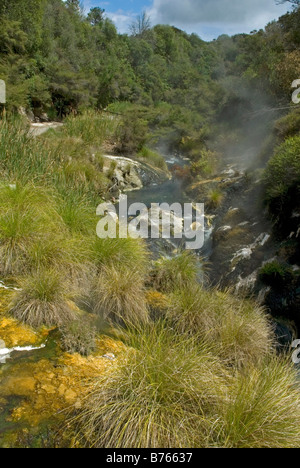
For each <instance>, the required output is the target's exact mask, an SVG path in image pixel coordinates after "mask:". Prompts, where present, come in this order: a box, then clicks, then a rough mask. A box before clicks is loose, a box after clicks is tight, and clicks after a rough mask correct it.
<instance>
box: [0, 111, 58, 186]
mask: <svg viewBox="0 0 300 468" xmlns="http://www.w3.org/2000/svg"><path fill="white" fill-rule="evenodd" d="M59 158H60V153H59V151H58V150H57V149H55V150H54V149H53V148H51V147H49V146H47V144H46V143H45V142H41V141H39V140H37V139H34V137H33V136H32V135H30V134H29V133H28V129H27V128H26V126H24V123H22V122H21V121H14V122H8V121H7V120H1V121H0V174H1V175H2V177H4V178H5V179H6V180H8V181H9V182H10V183H14V182H16V181H21V182H22V183H26V182H33V181H41V180H43V181H49V179H50V178H51V174H52V173H53V167H54V165H55V162H56V161H58V160H59Z"/></svg>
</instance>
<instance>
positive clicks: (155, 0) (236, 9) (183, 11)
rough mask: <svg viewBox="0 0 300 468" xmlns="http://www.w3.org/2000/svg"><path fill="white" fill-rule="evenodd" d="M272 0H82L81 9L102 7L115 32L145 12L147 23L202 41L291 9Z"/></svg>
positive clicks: (245, 28) (252, 27)
mask: <svg viewBox="0 0 300 468" xmlns="http://www.w3.org/2000/svg"><path fill="white" fill-rule="evenodd" d="M277 3H278V2H276V0H127V1H124V0H123V1H121V0H107V1H100V0H83V4H84V7H85V10H87V11H88V10H89V9H90V8H92V7H95V6H99V7H101V8H104V9H105V11H106V14H107V16H108V17H109V18H111V19H112V20H113V22H114V23H115V25H116V26H117V28H118V30H119V32H121V33H126V32H128V28H129V26H130V24H131V23H132V22H133V21H134V20H135V19H136V17H137V16H138V15H139V14H140V13H141V12H142V11H146V12H147V13H148V15H149V16H150V18H151V24H152V25H155V24H158V23H160V24H169V25H172V26H176V27H178V28H180V29H183V30H184V31H186V32H188V33H192V32H195V33H197V34H198V35H199V36H200V37H201V38H202V39H204V40H207V41H209V40H212V39H216V38H217V37H218V36H220V35H221V34H229V35H233V34H238V33H249V32H251V31H253V30H255V29H260V28H263V27H264V26H266V24H267V23H269V22H270V21H272V20H274V19H277V18H279V16H281V15H283V14H284V13H286V12H287V11H288V10H289V9H291V5H290V4H289V3H285V4H277Z"/></svg>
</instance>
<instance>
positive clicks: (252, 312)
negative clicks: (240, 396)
mask: <svg viewBox="0 0 300 468" xmlns="http://www.w3.org/2000/svg"><path fill="white" fill-rule="evenodd" d="M169 302H170V304H171V305H170V306H169V310H168V312H167V317H168V319H169V320H170V322H171V323H172V325H173V326H175V328H176V330H177V331H178V333H179V334H188V335H191V336H195V337H198V339H201V340H205V341H207V342H208V343H210V345H211V346H212V347H213V349H214V352H215V354H216V355H218V356H219V358H220V359H221V360H222V361H223V362H224V363H225V364H229V365H235V366H237V367H240V366H242V365H248V364H249V362H252V363H253V362H258V361H259V360H260V359H262V358H263V357H264V356H265V355H267V354H268V353H269V352H270V351H271V349H272V344H273V340H272V328H271V325H270V324H269V320H268V317H267V316H266V314H265V312H264V310H262V309H261V308H260V307H258V306H256V305H255V304H253V303H252V302H250V301H247V300H242V299H239V298H237V297H235V296H233V295H231V294H230V293H229V292H220V291H217V290H212V291H207V290H204V289H202V288H201V287H194V288H186V289H180V290H177V291H175V292H174V293H173V294H171V295H170V301H169Z"/></svg>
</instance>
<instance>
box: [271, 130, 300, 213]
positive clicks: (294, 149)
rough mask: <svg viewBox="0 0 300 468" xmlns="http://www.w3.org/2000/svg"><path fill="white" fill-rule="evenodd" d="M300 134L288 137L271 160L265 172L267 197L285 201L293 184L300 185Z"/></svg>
mask: <svg viewBox="0 0 300 468" xmlns="http://www.w3.org/2000/svg"><path fill="white" fill-rule="evenodd" d="M299 154H300V136H296V137H292V138H288V139H287V140H286V141H285V142H284V143H282V145H280V146H279V147H278V148H277V150H276V152H275V155H274V156H273V158H272V159H271V160H270V161H269V164H268V166H267V169H266V172H265V182H266V198H267V201H268V202H269V203H271V202H272V200H274V199H278V204H280V203H283V202H284V201H285V198H286V197H287V195H288V191H289V190H290V189H291V188H292V187H293V186H297V187H299V186H300V158H299Z"/></svg>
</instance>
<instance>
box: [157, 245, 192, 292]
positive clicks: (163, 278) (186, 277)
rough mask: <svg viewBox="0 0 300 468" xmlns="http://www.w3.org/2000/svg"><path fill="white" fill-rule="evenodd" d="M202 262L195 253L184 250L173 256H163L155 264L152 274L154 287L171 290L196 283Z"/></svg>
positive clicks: (164, 290)
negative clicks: (200, 262)
mask: <svg viewBox="0 0 300 468" xmlns="http://www.w3.org/2000/svg"><path fill="white" fill-rule="evenodd" d="M199 272H200V264H199V261H198V258H197V256H196V255H195V254H193V253H191V252H188V251H183V252H181V253H179V254H178V255H176V256H175V257H173V258H168V257H161V258H160V259H159V260H157V261H156V262H155V264H154V268H153V271H152V272H151V276H152V277H153V285H154V288H155V289H157V290H159V291H163V292H171V291H174V290H176V289H180V288H187V287H188V286H190V285H193V284H196V282H197V278H198V274H199Z"/></svg>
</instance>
